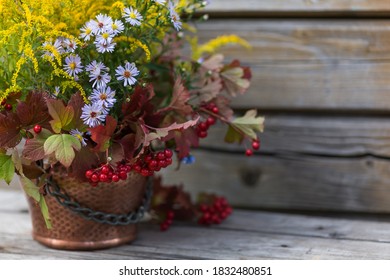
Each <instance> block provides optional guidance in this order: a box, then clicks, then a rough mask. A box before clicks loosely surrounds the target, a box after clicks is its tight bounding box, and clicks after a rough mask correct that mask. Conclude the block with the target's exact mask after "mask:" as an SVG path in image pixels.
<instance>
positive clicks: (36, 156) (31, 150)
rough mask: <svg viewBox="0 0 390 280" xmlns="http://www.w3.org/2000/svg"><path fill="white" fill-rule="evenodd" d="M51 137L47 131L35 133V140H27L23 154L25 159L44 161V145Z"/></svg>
mask: <svg viewBox="0 0 390 280" xmlns="http://www.w3.org/2000/svg"><path fill="white" fill-rule="evenodd" d="M51 135H52V133H51V132H50V131H49V130H47V129H42V131H41V132H40V133H39V134H36V133H34V138H32V139H27V140H26V144H25V145H24V148H23V152H22V155H23V157H24V158H26V159H29V160H32V161H37V160H41V159H43V158H44V157H45V149H44V144H45V141H46V139H47V138H49V137H50V136H51Z"/></svg>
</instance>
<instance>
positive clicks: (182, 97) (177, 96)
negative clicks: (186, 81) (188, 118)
mask: <svg viewBox="0 0 390 280" xmlns="http://www.w3.org/2000/svg"><path fill="white" fill-rule="evenodd" d="M189 99H190V93H189V91H188V90H187V89H186V88H185V87H184V85H183V82H182V80H181V78H178V79H177V80H176V82H175V85H174V86H173V93H172V100H171V103H170V104H169V106H168V107H167V108H166V109H168V110H171V109H173V110H175V111H176V112H178V113H180V114H183V115H189V114H191V113H192V111H193V110H192V107H191V106H190V105H188V104H187V101H188V100H189Z"/></svg>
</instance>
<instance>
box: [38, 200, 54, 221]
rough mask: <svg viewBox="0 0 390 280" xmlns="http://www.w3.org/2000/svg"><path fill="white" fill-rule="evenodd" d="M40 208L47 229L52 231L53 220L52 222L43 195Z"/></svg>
mask: <svg viewBox="0 0 390 280" xmlns="http://www.w3.org/2000/svg"><path fill="white" fill-rule="evenodd" d="M39 206H40V207H41V213H42V216H43V219H44V220H45V224H46V227H47V228H48V229H51V228H52V225H51V220H50V215H49V208H48V207H47V204H46V200H45V198H44V197H43V195H41V199H40V200H39Z"/></svg>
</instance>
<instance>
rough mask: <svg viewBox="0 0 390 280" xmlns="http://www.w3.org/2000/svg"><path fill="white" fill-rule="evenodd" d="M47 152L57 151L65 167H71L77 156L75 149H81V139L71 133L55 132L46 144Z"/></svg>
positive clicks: (56, 154)
mask: <svg viewBox="0 0 390 280" xmlns="http://www.w3.org/2000/svg"><path fill="white" fill-rule="evenodd" d="M44 149H45V154H46V155H50V154H52V153H55V157H56V159H57V160H58V161H59V162H60V163H61V164H62V165H64V166H65V167H69V166H70V165H71V164H72V161H73V159H74V157H75V152H74V149H75V150H77V151H79V150H80V149H81V143H80V141H79V140H78V139H77V138H76V137H74V136H72V135H69V134H55V135H52V136H50V137H49V138H48V139H47V140H46V141H45V144H44Z"/></svg>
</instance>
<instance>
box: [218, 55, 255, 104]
mask: <svg viewBox="0 0 390 280" xmlns="http://www.w3.org/2000/svg"><path fill="white" fill-rule="evenodd" d="M251 76H252V75H251V72H250V68H249V67H242V66H240V62H239V61H238V60H235V61H233V62H232V63H231V64H230V65H228V66H227V67H225V68H224V69H223V70H222V71H221V77H222V80H223V83H224V85H225V88H226V90H227V92H228V93H229V94H230V95H231V96H234V97H235V96H236V95H237V93H239V94H244V93H245V92H246V91H247V90H248V88H249V86H250V78H251Z"/></svg>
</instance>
